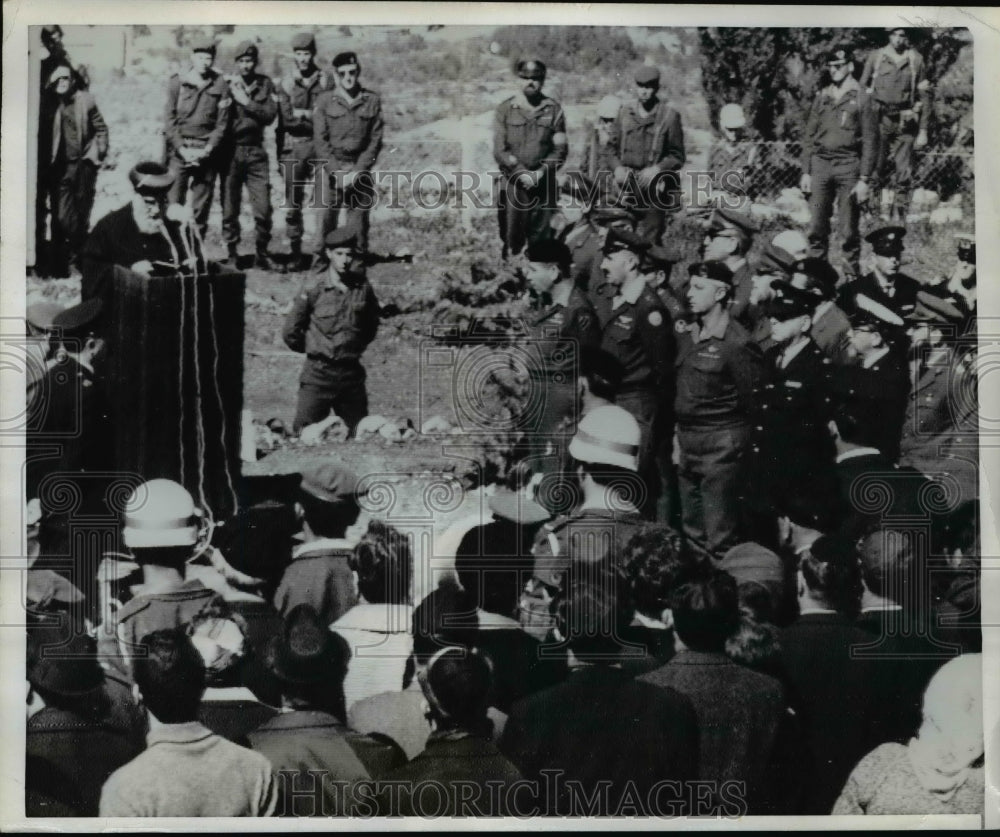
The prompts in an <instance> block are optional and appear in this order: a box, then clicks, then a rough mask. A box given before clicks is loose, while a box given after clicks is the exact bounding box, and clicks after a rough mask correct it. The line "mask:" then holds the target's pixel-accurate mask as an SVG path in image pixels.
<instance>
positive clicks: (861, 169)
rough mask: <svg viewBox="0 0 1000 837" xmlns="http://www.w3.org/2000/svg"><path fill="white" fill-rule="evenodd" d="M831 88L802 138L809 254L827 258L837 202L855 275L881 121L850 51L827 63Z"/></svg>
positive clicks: (847, 265)
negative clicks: (856, 72)
mask: <svg viewBox="0 0 1000 837" xmlns="http://www.w3.org/2000/svg"><path fill="white" fill-rule="evenodd" d="M826 69H827V72H828V73H829V76H830V84H829V85H827V86H826V87H824V88H823V89H821V90H820V91H819V93H818V94H817V95H816V98H815V99H814V100H813V103H812V107H811V108H810V109H809V116H808V118H807V120H806V126H805V130H804V131H803V134H802V180H801V183H800V184H799V185H800V187H801V189H802V192H803V193H804V194H807V195H810V198H809V211H810V214H811V216H812V217H811V220H810V222H809V247H810V255H812V256H821V257H823V258H826V255H827V251H828V249H829V243H830V214H831V213H832V212H833V204H834V200H836V202H837V214H838V221H837V232H838V234H839V235H840V246H841V248H842V250H843V252H844V269H845V272H847V273H850V274H851V275H852V276H857V275H858V274H859V269H860V257H861V242H860V241H859V240H858V239H859V232H858V224H859V221H860V217H861V205H862V204H864V203H866V202H867V201H868V195H869V185H868V182H869V180H870V179H871V178H872V176H873V174H874V172H875V164H876V159H877V151H878V148H877V145H878V116H877V115H876V113H875V109H874V108H873V106H872V103H871V99H870V97H869V96H868V94H867V93H866V92H865V90H864V89H863V88H862V87H861V85H859V84H858V82H857V81H856V80H855V78H854V76H853V72H854V61H853V59H852V57H851V50H850V49H848V48H846V47H837V48H836V49H834V50H831V51H830V52H829V54H828V55H827V58H826Z"/></svg>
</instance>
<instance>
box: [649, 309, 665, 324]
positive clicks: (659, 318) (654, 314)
mask: <svg viewBox="0 0 1000 837" xmlns="http://www.w3.org/2000/svg"><path fill="white" fill-rule="evenodd" d="M649 324H650V325H654V326H659V325H663V315H662V314H661V313H660V312H659V311H650V312H649Z"/></svg>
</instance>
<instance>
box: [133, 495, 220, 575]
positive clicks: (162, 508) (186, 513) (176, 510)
mask: <svg viewBox="0 0 1000 837" xmlns="http://www.w3.org/2000/svg"><path fill="white" fill-rule="evenodd" d="M204 536H205V531H204V517H203V514H202V511H201V509H198V508H197V507H196V506H195V504H194V499H193V498H192V497H191V494H190V492H189V491H188V490H187V489H186V488H184V486H182V485H181V484H180V483H176V482H174V481H173V480H167V479H155V480H149V481H147V482H144V483H142V484H141V485H138V486H136V488H135V489H134V490H133V491H132V493H131V494H130V495H129V498H128V500H127V501H126V503H125V520H124V526H123V528H122V538H123V540H124V543H125V546H126V547H128V549H129V551H130V552H131V553H132V555H133V556H134V557H135V561H136V563H137V564H139V566H140V567H142V572H143V578H144V580H145V581H146V583H150V582H153V581H163V582H167V581H173V582H174V583H177V582H180V581H183V578H184V567H185V565H186V563H187V562H188V560H190V558H191V557H192V556H193V555H194V554H195V552H196V551H197V550H198V549H199V547H200V546H203V545H204V541H203V538H204Z"/></svg>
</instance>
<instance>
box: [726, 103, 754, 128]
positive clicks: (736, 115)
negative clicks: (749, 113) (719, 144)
mask: <svg viewBox="0 0 1000 837" xmlns="http://www.w3.org/2000/svg"><path fill="white" fill-rule="evenodd" d="M746 124H747V117H746V114H745V113H743V108H741V107H740V106H739V105H737V104H735V103H733V102H730V103H729V104H728V105H723V106H722V108H721V109H720V110H719V125H721V126H722V127H723V128H744V127H746Z"/></svg>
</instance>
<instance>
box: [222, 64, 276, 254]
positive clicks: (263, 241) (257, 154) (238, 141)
mask: <svg viewBox="0 0 1000 837" xmlns="http://www.w3.org/2000/svg"><path fill="white" fill-rule="evenodd" d="M253 55H254V57H256V50H255V51H254V53H253ZM238 57H239V56H237V58H238ZM237 84H240V85H243V87H244V88H245V89H246V93H247V95H248V96H249V97H250V101H249V103H248V104H245V105H244V104H241V103H240V102H237V101H235V100H233V104H232V125H231V128H230V134H229V139H228V143H231V148H228V149H227V151H226V153H225V154H224V155H223V156H224V157H225V162H226V168H225V172H224V174H223V186H222V237H223V240H224V241H225V242H226V246H227V247H228V248H229V249H230V252H233V250H234V249H235V247H236V245H237V244H239V241H240V202H241V198H242V194H243V185H244V184H246V187H247V192H249V194H250V206H251V207H252V208H253V219H254V226H255V228H256V242H255V243H256V250H257V253H258V254H266V253H267V245H268V244H269V243H270V241H271V173H270V167H269V166H268V159H267V152H266V151H265V150H264V128H265V126H267V125H270V124H271V123H272V122H274V119H275V117H276V116H277V115H278V102H277V98H278V96H277V93H276V92H275V89H274V84H273V83H272V82H271V79H269V78H268V77H267V76H265V75H261V74H260V73H256V72H255V73H253V74H252V75H251V76H250V77H249V78H248V79H247V80H244V79H243V77H242V76H235V77H233V78H232V79H231V81H230V85H237ZM228 143H227V144H228Z"/></svg>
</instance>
